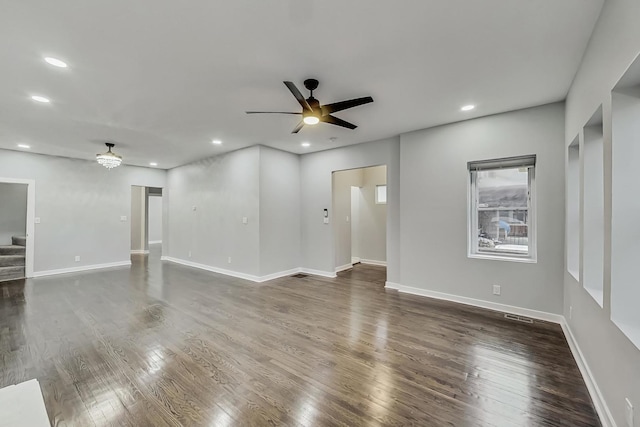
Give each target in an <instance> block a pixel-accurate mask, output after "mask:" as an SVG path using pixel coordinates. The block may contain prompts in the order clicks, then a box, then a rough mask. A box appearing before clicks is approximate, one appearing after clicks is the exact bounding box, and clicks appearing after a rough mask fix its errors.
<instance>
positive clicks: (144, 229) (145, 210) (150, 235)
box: [131, 185, 163, 258]
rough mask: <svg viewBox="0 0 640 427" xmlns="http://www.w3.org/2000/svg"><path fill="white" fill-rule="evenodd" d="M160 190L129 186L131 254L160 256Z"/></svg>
mask: <svg viewBox="0 0 640 427" xmlns="http://www.w3.org/2000/svg"><path fill="white" fill-rule="evenodd" d="M162 209H163V208H162V188H158V187H143V186H138V185H132V186H131V254H132V255H151V256H152V257H154V258H160V257H161V256H162V228H163V227H162Z"/></svg>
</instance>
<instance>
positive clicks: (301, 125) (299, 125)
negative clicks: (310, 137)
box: [291, 120, 304, 133]
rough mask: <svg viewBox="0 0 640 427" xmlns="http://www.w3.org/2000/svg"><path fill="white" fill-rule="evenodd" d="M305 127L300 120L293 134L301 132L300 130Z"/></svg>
mask: <svg viewBox="0 0 640 427" xmlns="http://www.w3.org/2000/svg"><path fill="white" fill-rule="evenodd" d="M303 126H304V122H303V121H302V120H300V123H298V125H297V126H296V127H295V128H294V129H293V131H292V132H291V133H298V132H300V129H302V127H303Z"/></svg>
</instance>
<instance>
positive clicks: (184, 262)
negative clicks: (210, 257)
mask: <svg viewBox="0 0 640 427" xmlns="http://www.w3.org/2000/svg"><path fill="white" fill-rule="evenodd" d="M160 259H161V260H162V261H169V262H174V263H176V264H182V265H186V266H187V267H193V268H199V269H200V270H206V271H211V272H212V273H219V274H224V275H225V276H231V277H237V278H239V279H245V280H250V281H252V282H260V277H258V276H254V275H253V274H246V273H241V272H239V271H233V270H226V269H224V268H219V267H214V266H211V265H206V264H200V263H197V262H193V261H187V260H184V259H180V258H174V257H170V256H162V257H161V258H160Z"/></svg>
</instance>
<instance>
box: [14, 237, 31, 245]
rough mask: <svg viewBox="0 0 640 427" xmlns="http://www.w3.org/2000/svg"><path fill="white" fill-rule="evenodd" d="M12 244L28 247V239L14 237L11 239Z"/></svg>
mask: <svg viewBox="0 0 640 427" xmlns="http://www.w3.org/2000/svg"><path fill="white" fill-rule="evenodd" d="M11 243H12V244H13V245H18V246H27V238H26V237H21V236H13V237H12V238H11Z"/></svg>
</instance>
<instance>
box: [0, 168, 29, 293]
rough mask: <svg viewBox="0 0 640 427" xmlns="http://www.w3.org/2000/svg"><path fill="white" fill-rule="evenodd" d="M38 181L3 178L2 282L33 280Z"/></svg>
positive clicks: (0, 193) (0, 194)
mask: <svg viewBox="0 0 640 427" xmlns="http://www.w3.org/2000/svg"><path fill="white" fill-rule="evenodd" d="M34 204H35V181H33V180H21V179H11V178H0V282H2V281H7V280H16V279H23V278H25V277H33V265H34V257H33V255H34V248H33V246H34V237H35V236H34V233H35V227H34V224H35V222H36V220H35V218H34V214H35V208H34Z"/></svg>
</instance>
